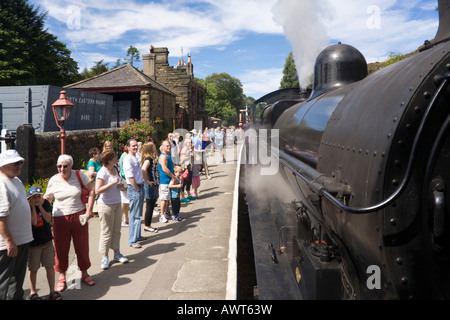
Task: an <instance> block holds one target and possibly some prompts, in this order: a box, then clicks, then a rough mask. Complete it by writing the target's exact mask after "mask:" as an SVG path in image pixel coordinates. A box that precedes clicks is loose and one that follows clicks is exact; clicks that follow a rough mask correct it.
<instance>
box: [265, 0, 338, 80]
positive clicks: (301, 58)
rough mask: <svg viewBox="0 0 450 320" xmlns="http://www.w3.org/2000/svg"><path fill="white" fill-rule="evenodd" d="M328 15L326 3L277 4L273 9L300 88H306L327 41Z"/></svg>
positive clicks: (290, 0) (297, 0) (291, 0)
mask: <svg viewBox="0 0 450 320" xmlns="http://www.w3.org/2000/svg"><path fill="white" fill-rule="evenodd" d="M331 12H332V10H331V6H330V5H329V3H328V0H278V2H277V3H276V4H275V5H274V7H273V9H272V13H273V19H274V21H275V22H276V23H278V24H280V25H281V26H282V27H283V30H284V34H285V36H286V38H287V39H288V40H289V42H290V43H291V45H292V51H293V54H294V60H295V67H296V69H297V73H298V78H299V81H300V87H301V88H306V85H307V82H308V78H309V77H310V76H311V74H313V72H314V63H315V61H316V58H317V55H318V54H319V53H320V52H321V51H322V50H323V49H324V48H325V47H326V46H327V45H328V43H329V41H330V39H329V37H328V35H327V32H326V28H325V23H324V19H330V18H331Z"/></svg>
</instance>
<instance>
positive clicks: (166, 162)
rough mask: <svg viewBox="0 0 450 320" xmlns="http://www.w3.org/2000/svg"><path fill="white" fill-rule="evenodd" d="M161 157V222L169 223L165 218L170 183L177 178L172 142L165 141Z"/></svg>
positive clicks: (159, 168) (159, 160)
mask: <svg viewBox="0 0 450 320" xmlns="http://www.w3.org/2000/svg"><path fill="white" fill-rule="evenodd" d="M161 152H162V153H161V155H160V156H159V159H158V170H159V179H160V185H159V200H160V201H161V216H160V217H159V221H160V222H167V219H166V218H165V217H164V212H165V210H166V209H167V208H168V207H169V201H170V190H169V183H170V181H171V180H175V179H176V177H175V175H174V171H173V161H172V158H171V157H170V142H169V141H168V140H164V141H163V142H162V145H161Z"/></svg>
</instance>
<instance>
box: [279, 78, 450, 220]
mask: <svg viewBox="0 0 450 320" xmlns="http://www.w3.org/2000/svg"><path fill="white" fill-rule="evenodd" d="M449 82H450V72H447V73H446V74H445V75H444V76H443V77H442V81H441V84H440V85H439V87H438V89H437V91H436V93H435V94H434V96H433V98H432V99H431V101H430V103H429V105H428V107H427V109H426V111H425V114H424V117H423V118H422V120H421V122H420V125H419V128H418V130H417V134H416V136H415V138H414V142H413V145H412V148H411V153H410V157H409V162H408V166H407V168H406V171H405V175H404V177H403V180H402V182H401V183H400V185H399V187H398V188H397V189H396V190H395V191H394V192H393V193H392V194H391V195H390V196H389V197H388V198H386V199H385V200H383V201H382V202H380V203H378V204H376V205H373V206H370V207H360V208H357V207H350V206H346V205H344V204H342V203H341V202H340V201H339V200H338V199H337V198H336V197H335V196H333V195H332V194H331V193H330V192H329V190H327V189H326V187H325V186H321V187H320V188H318V189H317V191H318V192H319V193H320V194H322V195H323V196H324V197H325V198H327V199H328V200H330V201H331V202H332V203H333V204H334V205H336V206H337V207H339V208H340V209H341V210H343V211H347V212H349V213H352V214H366V213H371V212H375V211H378V210H381V209H384V208H386V207H387V206H389V205H390V204H392V203H393V202H394V201H395V200H397V199H398V197H399V196H400V195H401V194H402V192H403V191H404V190H405V188H406V185H407V184H408V182H409V179H410V178H411V172H412V168H413V164H414V161H415V158H416V152H417V146H418V144H419V140H420V138H421V136H422V133H423V131H424V128H425V123H426V122H427V120H428V117H429V115H430V113H431V110H432V109H433V107H434V105H435V104H436V102H437V101H438V99H439V97H440V95H441V94H442V92H443V90H444V88H445V87H447V85H448V84H449ZM280 154H281V153H280ZM280 161H281V162H283V163H284V165H286V166H287V167H289V168H290V169H291V170H292V172H293V173H294V174H295V175H297V176H299V177H300V178H301V179H302V180H304V181H305V182H306V183H308V184H314V183H315V182H314V181H313V180H311V179H310V178H308V177H306V176H305V175H304V174H302V173H301V172H299V171H298V170H296V169H295V168H293V167H292V166H290V165H288V164H287V163H286V162H285V161H283V160H282V159H281V156H280Z"/></svg>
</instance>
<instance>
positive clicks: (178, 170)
mask: <svg viewBox="0 0 450 320" xmlns="http://www.w3.org/2000/svg"><path fill="white" fill-rule="evenodd" d="M173 172H174V173H175V172H179V173H181V172H183V170H182V169H181V167H180V166H175V167H173Z"/></svg>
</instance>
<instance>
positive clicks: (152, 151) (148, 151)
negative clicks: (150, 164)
mask: <svg viewBox="0 0 450 320" xmlns="http://www.w3.org/2000/svg"><path fill="white" fill-rule="evenodd" d="M148 157H151V158H152V159H153V160H155V161H156V159H157V158H158V153H157V152H156V146H155V144H154V143H153V142H151V141H148V142H146V143H144V144H143V146H142V158H141V167H142V166H143V165H144V162H145V159H147V158H148Z"/></svg>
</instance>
